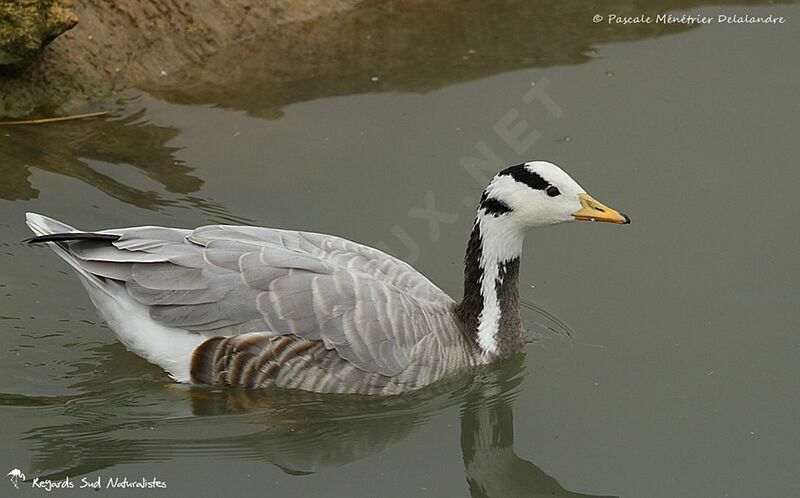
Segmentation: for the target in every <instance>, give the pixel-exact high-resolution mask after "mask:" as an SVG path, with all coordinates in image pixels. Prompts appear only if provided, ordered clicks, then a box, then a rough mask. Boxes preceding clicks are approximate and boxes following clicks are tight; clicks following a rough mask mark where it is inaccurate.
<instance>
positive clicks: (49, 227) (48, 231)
mask: <svg viewBox="0 0 800 498" xmlns="http://www.w3.org/2000/svg"><path fill="white" fill-rule="evenodd" d="M25 222H26V223H27V224H28V227H29V228H30V229H31V231H33V233H35V234H36V236H35V237H32V238H30V239H27V240H26V241H25V242H27V243H39V242H42V243H47V245H48V246H49V247H50V249H52V250H53V252H55V253H56V254H58V255H59V257H61V259H63V260H64V261H66V262H67V263H69V265H70V266H72V268H74V269H75V271H77V272H78V275H80V276H81V277H82V280H83V281H84V282H85V283H91V284H93V285H94V286H96V287H99V288H103V282H102V280H100V279H99V278H98V277H97V276H95V275H92V274H91V273H89V272H88V271H87V270H86V269H85V268H83V267H82V266H81V265H80V264H79V263H78V261H76V260H75V257H74V256H73V255H72V254H70V253H69V251H68V250H67V249H66V246H65V245H64V244H63V242H66V241H69V240H73V239H76V238H82V237H81V235H85V232H81V231H79V230H78V229H77V228H75V227H72V226H69V225H67V224H66V223H62V222H60V221H58V220H54V219H53V218H48V217H47V216H42V215H41V214H36V213H25ZM89 235H100V234H89ZM95 238H97V237H95ZM115 240H116V239H115ZM59 242H61V243H59ZM87 289H88V288H87Z"/></svg>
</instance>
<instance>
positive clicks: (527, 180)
mask: <svg viewBox="0 0 800 498" xmlns="http://www.w3.org/2000/svg"><path fill="white" fill-rule="evenodd" d="M503 175H508V176H510V177H511V178H513V179H514V180H516V181H518V182H520V183H524V184H525V185H527V186H529V187H530V188H532V189H534V190H544V189H546V188H547V187H549V186H550V184H549V183H547V182H546V181H545V179H544V178H542V177H541V176H539V175H537V174H536V173H531V172H530V171H528V168H526V167H525V164H517V165H516V166H511V167H510V168H506V169H504V170H503V171H501V172H500V173H498V174H497V176H503Z"/></svg>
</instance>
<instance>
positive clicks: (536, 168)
mask: <svg viewBox="0 0 800 498" xmlns="http://www.w3.org/2000/svg"><path fill="white" fill-rule="evenodd" d="M479 209H480V210H481V211H482V213H481V214H483V215H484V216H489V217H493V218H495V219H497V220H498V221H500V220H502V222H503V224H504V225H506V226H507V227H509V228H511V227H514V228H517V229H525V228H533V227H541V226H546V225H554V224H557V223H565V222H568V221H601V222H608V223H623V224H626V223H630V218H628V216H626V215H624V214H622V213H620V212H618V211H616V210H614V209H612V208H610V207H608V206H606V205H604V204H603V203H601V202H599V201H598V200H596V199H594V198H593V197H592V196H590V195H589V194H587V193H586V191H585V190H584V189H583V188H582V187H581V186H580V185H578V182H576V181H575V180H573V179H572V177H570V176H569V175H568V174H566V173H565V172H564V171H563V170H562V169H561V168H559V167H558V166H556V165H555V164H553V163H549V162H547V161H531V162H527V163H524V164H519V165H517V166H511V167H509V168H506V169H504V170H502V171H500V172H499V173H497V175H495V177H494V178H492V181H491V183H490V184H489V186H488V187H487V188H486V190H485V191H484V192H483V195H482V197H481V202H480V207H479Z"/></svg>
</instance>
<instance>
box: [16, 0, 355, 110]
mask: <svg viewBox="0 0 800 498" xmlns="http://www.w3.org/2000/svg"><path fill="white" fill-rule="evenodd" d="M0 1H5V0H0ZM358 2H359V0H76V1H75V2H70V1H68V0H66V1H63V0H62V1H60V2H58V3H59V4H60V8H63V9H66V10H72V11H73V12H74V13H75V14H76V15H77V17H78V19H79V21H78V24H77V26H75V27H74V28H73V29H71V30H70V31H67V32H66V33H64V34H62V35H61V36H58V37H57V38H56V39H55V40H54V41H53V42H52V43H50V45H48V46H47V47H46V48H45V49H44V50H43V51H42V53H41V54H39V56H38V57H37V59H36V61H35V62H34V63H33V65H31V66H30V67H28V68H27V69H25V70H23V71H21V73H20V74H17V75H2V76H0V115H2V116H12V117H17V116H25V115H31V114H42V115H53V114H63V113H68V112H73V111H74V110H75V109H77V108H80V107H83V106H85V104H86V103H87V102H92V101H97V100H100V99H103V98H107V97H108V96H110V95H112V94H113V92H114V91H115V90H116V89H119V88H122V87H124V86H127V85H129V84H136V83H137V82H143V81H154V80H158V79H159V78H163V77H166V76H168V75H170V74H171V73H173V72H174V71H177V70H178V69H179V68H181V67H184V66H186V65H187V64H192V63H197V62H200V61H201V60H203V59H205V58H207V57H208V56H210V55H212V54H214V53H216V52H217V51H218V50H219V49H220V48H222V47H224V46H226V45H229V44H231V43H237V42H240V41H243V40H246V39H248V38H251V37H252V36H254V35H258V34H263V33H266V32H270V31H272V30H275V29H276V28H278V27H279V26H281V25H283V24H286V23H289V22H296V21H304V20H308V19H312V18H314V17H319V16H323V15H326V14H329V13H332V12H336V11H342V10H346V9H348V8H351V7H352V6H354V5H355V4H357V3H358ZM34 3H35V2H34ZM39 3H44V2H43V1H40V2H39ZM49 3H53V2H52V1H50V2H49ZM0 22H2V19H0Z"/></svg>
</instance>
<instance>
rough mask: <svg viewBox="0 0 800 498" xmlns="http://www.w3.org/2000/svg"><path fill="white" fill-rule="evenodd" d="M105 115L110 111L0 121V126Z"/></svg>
mask: <svg viewBox="0 0 800 498" xmlns="http://www.w3.org/2000/svg"><path fill="white" fill-rule="evenodd" d="M107 114H111V111H99V112H89V113H86V114H74V115H72V116H59V117H55V118H38V119H23V120H22V121H0V126H11V125H31V124H45V123H59V122H61V121H74V120H76V119H88V118H97V117H100V116H105V115H107Z"/></svg>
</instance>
